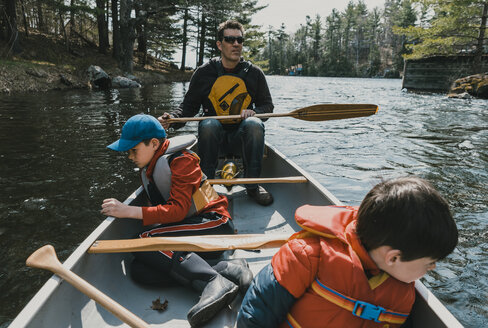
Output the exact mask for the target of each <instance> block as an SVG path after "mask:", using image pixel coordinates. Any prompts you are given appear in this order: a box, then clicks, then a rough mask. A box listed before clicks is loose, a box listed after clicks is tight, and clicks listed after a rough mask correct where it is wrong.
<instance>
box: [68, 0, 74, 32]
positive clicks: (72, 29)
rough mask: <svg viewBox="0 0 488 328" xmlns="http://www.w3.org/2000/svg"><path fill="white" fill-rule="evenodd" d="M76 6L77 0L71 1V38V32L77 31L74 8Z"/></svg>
mask: <svg viewBox="0 0 488 328" xmlns="http://www.w3.org/2000/svg"><path fill="white" fill-rule="evenodd" d="M74 6H75V0H71V1H70V7H71V9H70V13H69V30H70V33H69V34H70V36H71V33H72V32H71V31H74V30H75V11H74V10H73V7H74Z"/></svg>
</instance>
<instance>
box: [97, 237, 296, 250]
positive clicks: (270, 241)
mask: <svg viewBox="0 0 488 328" xmlns="http://www.w3.org/2000/svg"><path fill="white" fill-rule="evenodd" d="M289 237H290V235H282V234H239V235H203V236H183V237H152V238H136V239H120V240H97V241H96V242H94V243H93V245H92V246H91V247H90V248H89V249H88V253H126V252H148V251H165V250H167V251H187V252H212V251H224V250H234V249H264V248H277V247H280V246H281V245H283V244H284V243H285V242H286V241H287V240H288V238H289Z"/></svg>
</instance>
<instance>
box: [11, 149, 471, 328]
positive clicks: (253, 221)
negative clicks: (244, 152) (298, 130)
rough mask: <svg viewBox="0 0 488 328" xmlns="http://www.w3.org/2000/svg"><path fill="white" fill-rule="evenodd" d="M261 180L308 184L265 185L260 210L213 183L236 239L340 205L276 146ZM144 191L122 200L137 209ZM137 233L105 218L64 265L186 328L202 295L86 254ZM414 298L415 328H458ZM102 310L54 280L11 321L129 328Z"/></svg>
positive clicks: (250, 257) (121, 256) (289, 228)
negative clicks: (147, 281)
mask: <svg viewBox="0 0 488 328" xmlns="http://www.w3.org/2000/svg"><path fill="white" fill-rule="evenodd" d="M261 175H262V176H263V177H270V178H271V177H288V176H304V177H305V178H307V180H308V181H307V182H306V183H294V184H293V183H291V184H290V183H288V184H268V185H267V188H268V189H269V190H270V191H271V192H272V194H273V195H274V198H275V201H274V203H273V204H272V205H271V206H268V207H262V206H259V205H257V204H255V203H254V202H253V201H252V200H250V199H249V198H248V197H247V196H246V193H245V189H244V188H243V187H242V186H234V187H233V188H232V189H231V190H230V191H229V190H227V188H225V187H223V186H216V189H217V191H218V192H219V193H223V194H226V195H227V197H228V198H229V204H230V212H231V215H232V217H233V219H234V224H235V226H236V229H237V230H238V232H239V233H241V234H257V233H259V234H263V233H264V234H290V235H291V234H292V233H293V232H295V231H298V230H300V228H299V227H298V225H297V224H296V223H295V220H294V213H295V210H296V209H297V208H298V207H299V206H302V205H304V204H312V205H334V204H335V205H341V202H340V201H339V200H338V199H337V198H336V197H335V196H334V195H333V194H331V193H330V192H329V191H328V190H327V189H326V188H325V187H324V186H322V185H321V184H320V183H318V182H317V181H316V180H315V179H314V178H313V177H312V176H310V174H308V173H307V172H305V171H304V170H303V169H301V168H300V167H298V166H297V165H296V164H295V163H293V162H292V161H291V160H289V159H287V158H286V157H285V156H284V155H283V154H281V153H280V152H279V151H278V150H277V149H276V148H274V147H273V146H271V145H269V144H266V151H265V157H264V161H263V170H262V174H261ZM143 197H144V193H143V192H142V188H139V189H137V190H136V191H135V192H134V193H133V194H132V195H130V196H129V197H128V198H127V200H125V203H128V204H140V202H141V201H142V199H143ZM140 229H141V225H140V221H138V220H131V219H114V218H111V217H108V218H107V219H105V220H104V221H103V222H102V223H101V224H100V225H99V226H98V227H97V228H96V229H95V230H94V231H93V232H92V233H91V234H90V235H89V236H88V237H87V238H86V239H85V240H84V241H83V242H82V243H81V245H80V246H79V247H78V248H77V249H76V250H75V251H74V252H73V254H71V256H70V257H69V258H68V259H67V260H66V261H65V262H64V266H65V267H66V268H68V269H69V270H71V271H73V272H75V273H76V274H77V275H79V276H81V277H82V278H83V279H85V280H86V281H88V282H89V283H91V284H92V285H94V286H95V287H96V288H98V289H99V290H101V291H102V292H103V293H105V294H107V295H108V296H110V297H111V298H112V299H114V300H115V301H117V302H118V303H120V304H121V305H122V306H124V307H125V308H127V309H128V310H130V311H131V312H133V313H134V314H136V315H137V316H139V317H140V318H142V319H143V320H144V321H146V322H147V323H149V324H150V325H151V327H189V324H188V322H187V320H186V314H187V312H188V310H189V309H190V308H191V307H192V306H193V305H194V304H195V303H196V302H197V301H198V297H199V295H198V294H197V293H195V292H192V291H190V290H189V289H187V288H183V287H181V286H175V287H169V288H153V287H151V288H149V287H146V286H141V285H138V284H136V283H134V282H133V281H132V280H131V279H130V277H129V275H128V268H129V267H128V264H129V263H130V261H131V258H132V255H131V254H128V253H112V254H88V253H87V250H88V248H90V246H91V245H92V244H93V243H94V242H95V241H96V240H106V239H128V238H132V237H133V234H134V232H136V231H138V230H140ZM276 251H277V248H269V249H263V250H259V251H249V250H235V251H226V253H225V257H227V258H245V259H246V260H247V261H248V263H249V266H250V268H251V270H252V271H253V272H254V274H256V273H258V272H259V270H261V268H263V267H264V266H265V265H266V264H267V263H269V261H270V259H271V257H272V256H273V254H274V253H275V252H276ZM32 270H36V269H32ZM415 287H416V291H417V298H416V302H415V305H414V308H413V312H412V315H411V319H412V320H411V323H412V325H411V326H412V327H431V328H436V327H462V325H461V324H460V323H459V322H458V320H457V319H456V318H455V317H454V316H453V315H452V314H451V313H450V312H449V311H448V310H447V309H446V308H445V307H444V306H443V305H442V303H441V302H440V301H439V300H438V299H437V298H436V297H435V296H434V295H433V294H432V293H431V292H430V291H429V290H428V289H427V288H426V287H425V286H424V285H423V284H422V283H421V282H420V281H416V283H415ZM157 299H160V301H161V303H162V302H164V301H165V300H167V301H168V303H167V304H168V306H167V309H166V310H165V311H162V312H159V311H156V310H153V309H151V305H152V302H153V301H155V300H157ZM241 301H242V296H241V295H239V296H237V297H236V299H234V301H233V302H232V303H231V304H230V306H229V307H228V308H226V309H224V310H222V311H221V312H220V313H219V314H218V315H217V316H216V317H215V318H214V319H212V321H210V322H209V323H208V324H207V325H206V327H219V328H221V327H233V326H234V323H235V318H236V314H237V311H238V310H239V307H240V303H241ZM126 326H127V325H125V324H123V323H122V322H121V321H120V320H119V319H117V318H116V317H115V316H113V315H112V314H111V313H110V312H108V311H107V310H105V309H104V308H103V307H101V306H100V305H98V304H97V303H95V302H94V301H93V300H90V299H89V298H88V297H87V296H85V295H84V294H82V293H81V292H79V291H78V290H77V289H75V288H74V287H72V286H71V285H69V284H68V283H66V282H65V281H63V280H62V279H60V278H59V277H57V276H56V275H53V276H52V277H51V278H50V279H49V280H48V281H47V282H46V283H45V285H44V286H43V287H42V288H41V289H40V290H39V291H38V293H37V294H36V295H35V296H34V297H33V298H32V300H31V301H30V302H29V303H28V304H27V305H26V306H25V308H24V309H23V310H22V311H21V312H20V313H19V314H18V316H17V317H16V318H15V319H14V321H13V322H12V324H11V325H10V327H11V328H17V327H49V328H56V327H98V328H101V327H126Z"/></svg>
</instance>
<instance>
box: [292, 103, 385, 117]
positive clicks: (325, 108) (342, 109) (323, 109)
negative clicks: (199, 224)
mask: <svg viewBox="0 0 488 328" xmlns="http://www.w3.org/2000/svg"><path fill="white" fill-rule="evenodd" d="M377 112H378V106H377V105H372V104H319V105H313V106H309V107H304V108H300V109H297V110H294V111H293V112H291V113H290V114H291V115H290V116H293V117H294V118H297V119H300V120H304V121H328V120H340V119H345V118H354V117H363V116H370V115H374V114H376V113H377Z"/></svg>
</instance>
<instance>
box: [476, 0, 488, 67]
mask: <svg viewBox="0 0 488 328" xmlns="http://www.w3.org/2000/svg"><path fill="white" fill-rule="evenodd" d="M487 15H488V3H487V2H485V3H484V4H483V13H482V15H481V24H480V32H479V34H478V44H477V45H476V51H475V53H474V58H473V68H474V69H475V70H479V68H480V67H481V58H482V56H483V43H484V41H485V33H486V18H487Z"/></svg>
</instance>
